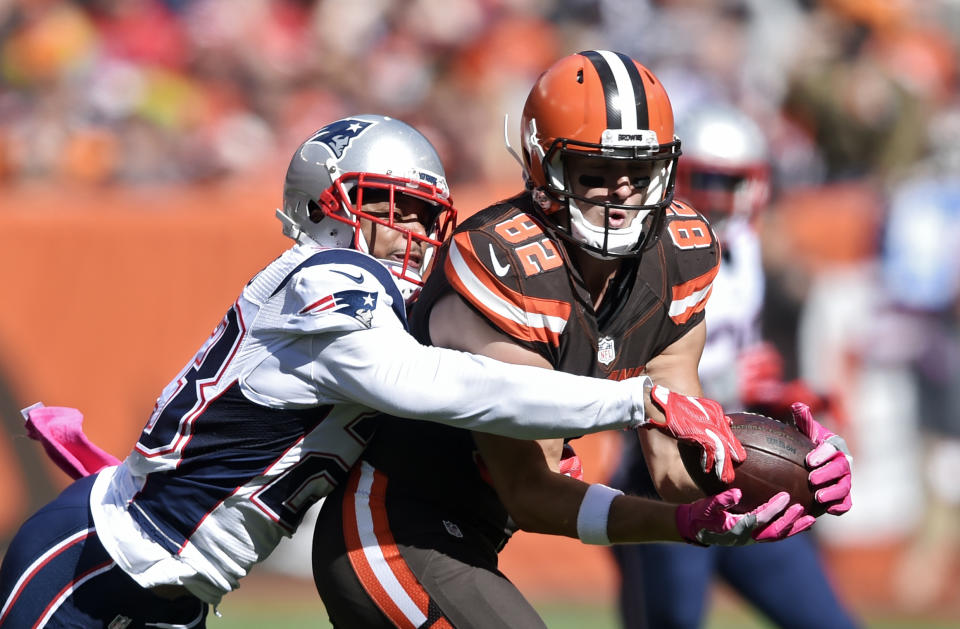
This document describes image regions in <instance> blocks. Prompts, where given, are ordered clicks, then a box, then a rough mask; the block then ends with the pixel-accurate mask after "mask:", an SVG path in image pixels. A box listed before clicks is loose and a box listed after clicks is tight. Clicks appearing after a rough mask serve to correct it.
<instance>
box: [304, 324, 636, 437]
mask: <svg viewBox="0 0 960 629" xmlns="http://www.w3.org/2000/svg"><path fill="white" fill-rule="evenodd" d="M314 349H315V350H318V351H317V354H316V357H317V358H316V360H315V362H314V376H315V378H316V385H317V387H318V389H319V390H320V391H322V392H323V393H324V394H325V395H327V396H329V397H331V398H337V399H341V400H344V401H347V400H349V401H353V402H357V403H360V404H363V405H365V406H369V407H370V408H374V409H376V410H379V411H382V412H385V413H389V414H391V415H396V416H398V417H405V418H410V419H419V420H427V421H433V422H438V423H442V424H447V425H450V426H454V427H457V428H467V429H470V430H477V431H481V432H489V433H493V434H498V435H503V436H507V437H514V438H518V439H547V438H557V437H572V436H577V435H581V434H585V433H590V432H598V431H601V430H607V429H611V428H633V427H636V426H639V425H641V424H642V423H644V421H645V418H644V411H643V392H644V383H645V382H646V381H648V380H649V379H648V378H646V377H640V378H631V379H627V380H623V381H613V380H602V379H599V378H588V377H583V376H574V375H571V374H567V373H563V372H558V371H551V370H549V369H541V368H538V367H529V366H522V365H512V364H508V363H503V362H500V361H497V360H493V359H491V358H487V357H485V356H477V355H474V354H468V353H464V352H459V351H456V350H450V349H446V348H441V347H432V346H427V345H421V344H419V343H418V342H417V341H416V340H415V339H414V338H413V337H411V336H409V335H408V334H405V333H403V332H400V331H398V330H389V329H383V328H374V329H371V330H363V331H358V332H353V333H348V334H338V335H318V336H317V337H316V338H315V339H314Z"/></svg>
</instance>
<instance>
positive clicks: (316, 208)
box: [307, 199, 324, 223]
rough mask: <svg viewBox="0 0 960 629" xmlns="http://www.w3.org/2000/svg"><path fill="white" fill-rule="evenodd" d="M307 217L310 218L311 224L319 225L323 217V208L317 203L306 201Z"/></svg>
mask: <svg viewBox="0 0 960 629" xmlns="http://www.w3.org/2000/svg"><path fill="white" fill-rule="evenodd" d="M307 215H308V216H309V217H310V221H311V222H314V223H319V222H320V221H322V220H323V217H324V212H323V208H321V207H320V204H319V203H317V202H316V201H314V200H313V199H310V200H309V201H307Z"/></svg>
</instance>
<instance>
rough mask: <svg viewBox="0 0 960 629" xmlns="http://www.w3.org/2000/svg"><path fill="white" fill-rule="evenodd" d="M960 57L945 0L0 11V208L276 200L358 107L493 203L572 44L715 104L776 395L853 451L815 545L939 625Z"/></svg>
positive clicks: (468, 1)
mask: <svg viewBox="0 0 960 629" xmlns="http://www.w3.org/2000/svg"><path fill="white" fill-rule="evenodd" d="M958 45H960V1H958V0H74V1H66V0H0V214H2V213H3V211H4V209H6V208H5V207H4V206H6V205H7V203H4V200H3V199H4V197H7V198H8V199H10V198H13V197H12V196H10V195H12V194H13V192H15V191H18V190H22V189H25V188H26V189H30V187H31V186H34V187H35V186H41V187H44V188H48V189H49V188H56V189H57V190H58V193H59V195H60V198H62V201H63V203H64V204H67V205H68V204H69V199H70V197H71V195H72V194H74V193H75V191H79V190H83V191H86V192H89V191H90V190H94V191H98V190H103V191H109V190H114V189H117V188H131V187H133V188H136V187H149V188H150V189H154V187H155V186H157V185H168V186H179V187H191V188H192V187H200V188H203V187H208V186H210V185H212V184H220V183H226V184H230V183H231V182H235V181H247V180H251V179H254V180H260V179H261V177H262V175H263V174H264V173H269V174H270V175H271V179H270V180H269V181H268V183H267V184H265V185H270V186H273V190H275V191H276V193H277V194H276V196H277V197H279V190H280V184H279V178H280V177H282V172H283V169H284V167H285V165H286V163H287V160H289V156H290V151H291V149H292V147H295V146H297V145H298V144H299V143H300V142H301V141H302V140H303V139H304V138H305V137H307V136H308V134H309V133H310V132H312V131H313V130H314V129H316V128H317V127H318V126H320V125H321V124H323V123H325V122H327V121H330V120H333V119H336V118H338V117H341V116H344V115H348V114H352V113H366V112H370V113H384V114H388V115H392V116H395V117H398V118H400V119H403V120H405V121H407V122H409V123H411V124H413V125H415V126H417V127H419V128H420V129H421V130H423V131H424V132H425V133H426V135H427V136H428V137H430V139H431V140H432V141H433V142H434V143H435V145H436V146H437V147H438V149H439V150H440V152H441V155H442V157H443V159H444V162H445V164H446V165H447V173H448V176H449V178H450V180H451V184H452V186H453V192H454V197H455V199H456V196H457V190H458V186H461V187H467V186H480V187H484V188H489V189H503V188H506V189H508V190H509V189H510V187H511V186H514V187H515V186H516V185H517V184H518V183H519V172H518V168H517V166H516V163H515V162H514V161H513V160H512V159H511V158H510V156H509V155H508V154H507V152H506V151H505V150H504V148H503V135H504V131H503V116H504V114H510V115H511V119H512V120H513V122H512V123H511V125H510V127H509V128H510V132H511V135H512V134H513V133H514V132H515V129H514V127H515V126H516V124H517V122H518V120H519V113H520V109H521V107H522V103H523V100H524V99H525V97H526V94H527V92H528V90H529V88H530V85H531V84H532V82H533V80H534V79H535V78H536V76H537V75H538V74H539V73H540V72H541V71H542V70H543V69H545V68H546V67H547V66H548V65H550V64H551V63H552V62H553V61H554V60H556V59H557V58H559V57H560V56H563V55H565V54H569V53H572V52H576V51H578V50H583V49H588V48H607V49H613V50H619V51H622V52H625V53H628V54H630V55H631V56H633V57H634V58H636V59H637V60H639V61H640V62H641V63H643V64H645V65H647V66H648V67H650V68H651V69H652V70H653V71H654V72H655V73H656V74H657V75H658V76H659V78H660V79H661V80H662V81H663V83H664V84H665V86H666V88H667V91H668V93H669V94H670V96H671V100H672V102H673V105H674V109H675V113H676V115H677V116H678V117H681V116H682V114H683V111H684V110H685V109H686V108H688V107H690V106H691V105H692V104H695V103H698V102H702V101H704V100H723V101H727V102H732V103H734V104H736V105H738V106H739V107H741V108H743V109H744V110H745V111H747V112H748V113H750V114H751V115H752V116H753V117H754V118H755V119H756V120H757V121H759V122H760V123H761V126H762V127H763V129H764V130H765V131H766V132H767V134H768V140H769V142H770V144H771V146H772V148H773V160H774V163H773V165H774V178H775V180H774V186H775V189H774V197H773V203H772V206H771V208H770V209H769V210H768V211H767V212H766V213H765V214H764V216H763V217H762V225H763V236H764V247H765V263H766V265H767V273H768V287H767V295H768V307H767V312H766V315H765V321H764V327H765V331H766V333H767V335H768V337H769V338H770V339H771V340H772V341H773V342H774V343H775V344H776V345H777V347H778V348H779V349H780V350H781V352H782V353H783V355H784V357H785V358H786V365H787V370H788V374H787V375H788V376H790V377H792V376H797V375H799V376H801V377H803V378H805V379H807V380H808V381H809V382H810V383H811V384H812V385H813V386H814V388H816V389H818V390H819V391H821V392H823V393H827V394H831V395H833V396H834V397H835V399H838V400H839V401H840V404H839V406H838V408H839V409H841V410H840V411H839V412H837V413H836V414H835V415H836V416H835V417H833V418H831V419H830V421H832V422H835V424H836V427H837V428H838V430H839V431H841V432H843V433H844V434H845V435H847V438H848V441H850V442H851V446H852V448H853V449H854V455H855V459H856V475H855V477H856V480H855V487H854V505H855V508H854V509H853V510H852V511H851V512H850V514H848V515H846V516H844V517H843V518H840V519H836V518H834V519H831V520H830V521H824V522H823V523H822V525H818V527H817V528H818V534H819V535H820V536H821V537H822V539H823V541H824V544H825V545H826V547H827V548H829V549H830V551H831V552H835V553H840V554H842V553H844V552H853V551H855V550H856V549H857V548H862V547H865V546H869V547H871V548H873V549H877V548H892V549H895V550H891V551H890V552H889V553H888V555H886V557H887V558H886V559H884V560H882V561H881V563H878V564H870V565H878V566H881V567H882V572H883V573H884V574H883V575H882V578H885V579H887V582H888V585H889V591H890V592H891V593H892V594H891V596H894V597H896V598H897V599H898V602H899V603H900V604H902V605H903V606H906V607H908V608H913V609H925V608H931V607H935V606H938V605H939V606H943V605H947V606H949V605H950V604H951V602H953V603H955V602H956V601H957V600H960V586H958V583H960V553H958V548H960V525H958V522H960V516H958V513H960V482H958V479H960V324H958V319H960V297H958V295H960V182H958V179H957V174H958V173H960V170H958V169H960V90H958V82H957V77H958V65H957V64H958V61H957V60H958V56H957V55H958ZM681 141H682V137H681ZM486 200H487V201H492V200H493V199H486ZM271 209H272V208H271ZM461 209H462V210H468V211H469V210H472V209H476V208H461ZM129 211H130V212H136V211H137V208H136V207H130V208H129ZM266 211H268V210H266ZM157 390H159V388H158V389H157ZM118 454H120V453H118ZM875 573H876V571H875V570H874V571H872V572H871V575H870V576H871V578H878V579H879V578H881V576H880V575H877V574H875ZM890 584H892V585H890ZM953 609H954V610H956V607H954V608H953Z"/></svg>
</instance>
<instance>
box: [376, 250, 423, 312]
mask: <svg viewBox="0 0 960 629" xmlns="http://www.w3.org/2000/svg"><path fill="white" fill-rule="evenodd" d="M378 259H379V261H380V264H382V265H383V266H385V267H387V270H388V271H390V275H391V276H393V281H394V283H395V284H396V285H397V289H398V290H399V291H400V294H401V295H402V296H403V301H404V303H405V304H407V305H409V304H410V302H411V301H413V299H414V298H415V297H416V296H417V294H418V293H419V292H420V288H421V285H422V284H423V278H422V277H421V276H420V273H419V272H418V271H415V270H414V269H411V268H410V267H407V271H406V274H405V275H406V276H410V277H411V278H413V279H414V280H416V281H411V280H410V279H407V277H406V276H404V277H401V276H400V273H403V263H402V262H397V261H396V260H384V259H382V258H378ZM417 282H420V284H418V283H417Z"/></svg>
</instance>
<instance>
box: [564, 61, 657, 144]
mask: <svg viewBox="0 0 960 629" xmlns="http://www.w3.org/2000/svg"><path fill="white" fill-rule="evenodd" d="M580 54H581V55H582V56H584V57H586V58H587V60H589V61H590V63H591V64H592V65H593V68H594V70H596V72H597V76H599V77H600V83H601V84H602V85H603V97H604V102H605V104H606V108H607V128H608V129H625V128H636V129H646V128H648V126H649V124H650V121H649V115H648V112H647V95H646V90H645V89H644V86H643V78H642V77H641V76H640V71H639V70H638V69H637V66H636V64H635V63H634V62H633V60H632V59H630V57H628V56H627V55H624V54H622V53H615V52H608V51H598V50H586V51H583V52H581V53H580ZM620 104H623V105H627V106H628V107H629V105H630V104H632V105H633V107H632V108H631V109H629V110H628V109H626V108H624V109H621V107H620V106H618V105H620Z"/></svg>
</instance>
